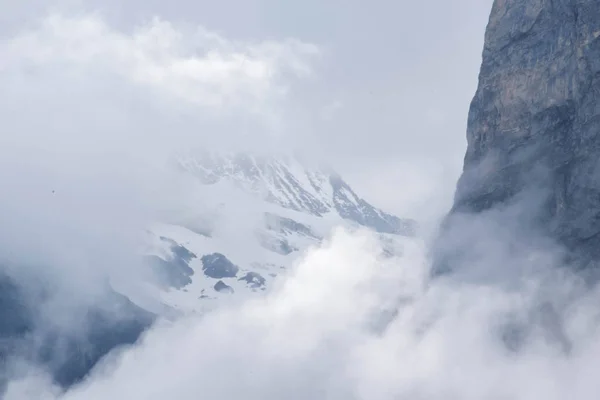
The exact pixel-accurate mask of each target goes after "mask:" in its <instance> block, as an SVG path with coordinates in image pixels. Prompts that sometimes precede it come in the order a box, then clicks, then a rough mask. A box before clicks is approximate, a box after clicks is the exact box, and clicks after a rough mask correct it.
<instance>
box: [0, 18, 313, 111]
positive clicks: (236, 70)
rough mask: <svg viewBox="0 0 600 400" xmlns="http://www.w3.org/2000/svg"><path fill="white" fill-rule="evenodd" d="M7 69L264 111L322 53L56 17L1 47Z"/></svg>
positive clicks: (152, 25)
mask: <svg viewBox="0 0 600 400" xmlns="http://www.w3.org/2000/svg"><path fill="white" fill-rule="evenodd" d="M2 51H3V54H4V55H5V56H4V63H3V64H4V65H3V68H4V69H5V70H6V69H11V68H12V67H15V65H16V66H17V67H20V66H23V63H29V66H30V67H32V68H35V67H39V66H45V67H47V66H48V65H57V66H60V67H62V68H70V69H75V70H81V69H83V70H84V71H85V72H86V73H90V71H93V70H101V71H104V72H110V73H114V74H118V75H121V76H122V77H124V78H126V79H128V80H131V81H133V82H136V83H137V84H140V85H143V86H147V87H149V88H152V89H155V90H157V91H158V95H168V96H173V97H175V98H177V99H180V100H186V101H189V102H192V103H194V104H197V105H200V106H209V107H214V108H225V107H233V106H235V107H240V106H241V107H244V109H246V110H248V109H253V110H254V111H257V112H259V111H265V110H264V109H261V107H266V106H267V105H268V104H269V102H271V101H273V100H274V99H277V98H279V97H280V96H282V95H284V94H285V92H286V89H287V82H286V79H284V77H288V78H289V77H290V76H306V75H309V74H310V73H311V72H312V71H311V66H310V62H309V60H310V58H312V57H314V56H315V55H317V54H318V53H319V49H318V48H317V47H316V46H315V45H312V44H307V43H303V42H300V41H297V40H291V39H290V40H285V41H282V42H277V41H265V42H257V43H245V42H236V41H232V40H228V39H226V38H224V37H222V36H220V35H218V34H216V33H213V32H210V31H208V30H206V29H204V28H202V27H200V28H196V29H186V28H185V27H183V28H182V27H177V26H174V25H173V24H171V23H170V22H168V21H164V20H161V19H159V18H154V19H153V20H152V21H151V22H149V23H147V24H145V25H143V26H139V27H137V28H136V29H134V30H133V31H132V32H123V31H119V30H116V29H115V28H113V27H111V26H109V25H107V24H106V23H105V21H104V20H103V19H101V18H100V17H99V16H97V15H88V16H85V17H79V18H74V17H65V16H61V15H53V16H50V17H48V18H46V19H44V20H43V22H42V24H41V26H40V27H39V28H38V29H36V30H33V31H29V32H25V33H23V34H21V35H19V36H17V37H15V38H13V39H12V40H9V41H8V42H7V43H6V44H4V46H3V48H2Z"/></svg>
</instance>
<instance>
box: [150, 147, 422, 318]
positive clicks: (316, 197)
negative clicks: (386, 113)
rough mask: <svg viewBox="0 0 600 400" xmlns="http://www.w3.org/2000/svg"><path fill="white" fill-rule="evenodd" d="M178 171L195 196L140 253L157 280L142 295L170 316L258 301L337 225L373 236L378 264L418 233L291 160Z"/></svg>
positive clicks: (233, 156) (202, 154) (215, 158)
mask: <svg viewBox="0 0 600 400" xmlns="http://www.w3.org/2000/svg"><path fill="white" fill-rule="evenodd" d="M176 165H177V167H178V168H177V169H178V170H179V172H180V173H182V174H183V176H185V179H184V180H185V181H186V182H188V183H189V184H191V185H193V186H194V193H195V194H196V195H197V196H196V197H194V198H193V199H191V200H190V201H189V202H187V203H186V206H185V207H184V208H186V209H185V210H178V211H177V217H176V218H172V219H171V220H170V221H159V222H158V223H157V224H155V226H153V227H151V229H149V238H148V240H147V243H148V248H147V251H145V254H146V255H147V257H146V261H147V264H148V265H149V267H150V268H151V270H152V272H153V275H155V276H156V279H155V280H154V282H150V286H154V287H155V288H156V287H158V288H159V291H160V293H161V294H160V300H159V302H160V303H162V304H164V305H166V306H167V307H169V308H171V309H175V310H179V311H183V312H197V311H202V310H206V309H210V308H212V307H214V306H217V305H218V304H221V303H222V302H228V301H233V300H237V299H242V298H245V297H247V296H252V295H257V294H260V293H263V292H265V291H267V290H269V289H270V288H271V287H272V285H273V282H274V281H275V280H276V279H278V277H279V276H281V275H285V274H286V273H287V271H288V270H289V269H290V268H292V267H293V265H294V261H295V260H296V259H297V258H298V257H299V256H301V255H302V253H303V252H304V251H306V250H307V249H308V248H310V247H313V246H318V245H320V244H321V242H322V241H323V239H324V238H326V237H328V236H329V234H330V233H331V231H332V230H333V229H334V228H335V227H337V226H346V227H349V228H369V229H371V230H373V231H375V232H376V233H377V235H378V237H379V238H380V244H381V248H382V251H383V253H382V256H383V257H390V256H398V255H400V254H401V253H402V248H403V243H405V241H406V240H411V239H410V237H411V236H413V234H414V233H415V230H416V226H415V225H416V224H415V222H414V221H412V220H409V219H401V218H399V217H397V216H394V215H391V214H389V213H386V212H384V211H382V210H380V209H378V208H376V207H374V206H373V205H371V204H370V203H369V202H367V201H366V200H364V199H363V198H362V197H360V196H359V195H358V194H356V192H354V190H353V189H352V188H351V187H350V185H348V183H347V182H346V181H345V180H344V179H343V178H342V177H341V176H340V175H339V174H337V173H335V172H334V171H333V170H332V169H331V168H327V167H322V166H319V165H318V164H314V163H308V162H304V161H301V159H300V158H298V157H295V156H289V155H287V156H273V155H265V154H262V155H257V154H248V153H223V152H213V151H197V152H189V153H188V154H186V155H184V156H180V157H179V158H178V159H177V163H176ZM150 286H149V288H150ZM149 290H150V292H152V291H154V292H156V289H151V288H150V289H149Z"/></svg>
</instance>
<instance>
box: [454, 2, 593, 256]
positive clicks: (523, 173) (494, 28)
mask: <svg viewBox="0 0 600 400" xmlns="http://www.w3.org/2000/svg"><path fill="white" fill-rule="evenodd" d="M467 137H468V150H467V153H466V156H465V161H464V172H463V175H462V177H461V178H460V180H459V184H458V187H457V192H456V198H455V206H454V209H453V212H452V214H453V215H457V214H463V213H481V212H483V211H486V210H490V209H493V208H497V207H498V206H503V205H509V204H514V203H516V202H519V201H523V199H525V198H527V194H528V193H533V192H535V193H534V195H533V197H535V198H536V199H537V200H539V201H536V202H535V203H531V202H529V203H528V204H529V207H530V209H529V210H527V213H529V214H531V215H532V216H535V222H536V224H537V225H538V226H541V227H542V228H543V230H544V232H545V233H549V234H550V235H551V236H552V237H553V238H556V239H558V240H559V241H560V242H561V243H563V244H565V245H566V246H567V248H569V249H570V250H573V251H574V252H576V253H577V254H580V255H584V258H585V259H586V260H588V261H589V260H593V259H600V1H598V0H495V1H494V5H493V9H492V13H491V16H490V20H489V24H488V27H487V31H486V37H485V47H484V50H483V62H482V66H481V72H480V77H479V87H478V89H477V92H476V94H475V97H474V99H473V102H472V104H471V108H470V112H469V120H468V132H467ZM532 204H535V206H533V205H532Z"/></svg>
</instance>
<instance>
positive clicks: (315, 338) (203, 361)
mask: <svg viewBox="0 0 600 400" xmlns="http://www.w3.org/2000/svg"><path fill="white" fill-rule="evenodd" d="M424 250H425V247H424V246H423V245H422V244H420V243H418V242H410V243H407V244H406V253H405V255H404V256H403V257H402V258H395V259H393V260H389V259H387V260H385V261H384V260H382V259H379V258H378V257H377V256H376V254H378V252H377V242H376V241H375V240H374V239H373V238H371V237H370V236H369V234H368V233H366V232H361V233H356V232H355V233H349V232H347V231H343V230H341V231H338V232H336V233H335V234H334V236H333V237H332V239H331V240H330V241H329V242H328V243H327V244H325V245H324V246H323V247H322V248H319V249H314V250H313V251H311V252H310V253H308V254H307V255H306V257H305V258H304V259H303V260H301V261H299V263H298V265H297V269H296V270H295V272H294V273H293V274H292V276H290V277H289V278H288V279H287V280H285V281H284V282H282V284H281V286H280V287H278V288H276V289H275V290H274V291H273V292H272V293H270V294H269V295H267V296H266V297H264V298H260V299H256V300H252V301H249V302H247V303H245V304H241V305H238V306H232V307H226V308H223V309H221V310H217V311H214V312H212V313H210V314H207V315H204V316H201V317H190V318H187V319H184V320H180V321H177V322H175V323H162V324H159V325H157V326H156V327H155V328H153V329H152V330H151V331H149V332H148V333H147V334H146V335H145V337H144V338H143V340H142V341H141V342H140V343H139V344H138V345H135V346H133V347H131V348H126V349H123V350H121V351H117V352H115V353H114V354H111V355H110V356H109V357H108V358H107V359H106V360H105V361H104V362H103V363H102V364H101V365H100V366H99V367H98V368H96V370H95V371H93V373H92V375H91V376H90V377H89V378H88V379H87V380H86V381H84V382H83V383H82V384H80V385H77V386H75V387H73V388H71V389H69V390H67V391H66V392H65V393H60V392H59V391H58V390H57V389H56V388H55V389H54V392H53V389H52V388H51V387H48V386H47V385H46V384H45V383H46V381H44V380H43V379H42V378H40V376H39V375H37V376H36V375H33V376H26V377H24V378H23V379H22V380H18V381H13V382H11V384H10V385H9V388H8V392H7V394H6V398H7V399H10V400H17V399H30V398H40V399H44V398H47V399H105V398H110V397H117V398H124V397H127V398H139V399H164V398H178V399H195V398H198V396H203V397H207V398H221V399H242V398H243V399H279V398H282V397H285V398H289V399H306V398H324V399H376V400H377V399H381V400H386V399H404V398H406V399H409V398H410V399H415V398H418V399H448V398H456V399H481V398H498V399H531V398H539V397H542V398H546V399H565V398H570V397H575V398H578V399H592V398H595V394H596V393H597V389H598V382H597V379H595V377H594V376H593V374H592V373H591V372H590V371H593V370H594V366H595V365H596V364H597V359H598V356H600V354H599V353H600V335H599V334H598V328H599V326H598V324H599V321H600V320H599V319H598V317H600V312H599V311H598V309H597V306H596V305H597V301H598V299H599V294H598V293H597V292H596V291H595V290H591V291H590V290H588V291H585V290H584V289H583V288H582V287H581V286H579V285H578V283H577V282H578V281H577V279H576V278H575V277H574V276H570V277H569V276H565V275H564V274H562V275H561V274H559V273H556V274H552V273H549V274H547V276H546V277H545V278H544V279H543V280H542V279H541V278H540V277H541V275H536V276H531V277H529V279H526V280H525V281H526V284H524V285H523V286H522V287H521V288H519V289H518V290H514V289H513V290H510V289H508V288H503V286H502V285H481V284H469V283H464V282H458V281H456V280H452V279H451V278H442V279H439V280H434V281H429V278H428V277H429V270H428V261H427V259H426V258H425V257H424V254H425V251H424ZM552 275H555V276H554V277H553V276H552ZM549 290H551V291H553V296H552V298H550V299H548V297H547V296H545V293H547V291H549ZM549 302H552V303H554V304H553V305H552V304H551V305H550V308H551V309H552V310H555V311H552V312H549V311H548V308H547V307H546V308H545V305H547V304H550V303H549ZM553 318H554V319H553ZM557 329H558V330H560V332H561V334H562V335H563V336H562V338H563V340H566V341H567V342H568V347H566V348H565V346H564V343H563V342H561V340H558V339H557V334H556V333H557ZM517 342H518V346H517V347H515V346H511V345H510V344H511V343H512V344H515V343H517Z"/></svg>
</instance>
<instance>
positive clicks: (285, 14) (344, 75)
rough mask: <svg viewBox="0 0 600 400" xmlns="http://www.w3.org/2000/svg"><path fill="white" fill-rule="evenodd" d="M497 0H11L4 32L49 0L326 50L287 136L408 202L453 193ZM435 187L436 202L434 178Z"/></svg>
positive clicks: (395, 201)
mask: <svg viewBox="0 0 600 400" xmlns="http://www.w3.org/2000/svg"><path fill="white" fill-rule="evenodd" d="M490 7H491V0H462V1H440V0H428V1H376V2H365V1H359V0H346V1H341V0H339V1H335V0H329V1H317V0H307V1H281V0H246V1H238V0H224V1H219V2H214V1H205V0H201V1H189V0H173V1H169V2H164V1H159V0H131V1H127V2H123V1H120V0H104V1H99V0H89V1H75V0H63V1H60V0H58V1H54V2H52V3H49V2H46V1H37V0H28V1H20V2H9V1H8V0H5V1H4V2H3V4H2V10H3V12H2V13H1V15H0V26H2V28H0V29H1V31H0V32H2V33H3V34H4V35H9V36H10V35H11V34H12V33H14V32H15V31H16V30H22V29H23V28H24V27H25V26H31V24H32V23H33V22H32V21H33V20H34V18H35V17H41V16H43V15H45V14H46V13H47V11H60V12H61V13H63V14H67V15H81V14H84V13H87V12H89V11H96V12H99V13H100V15H102V18H103V20H104V21H105V22H106V23H107V24H108V25H109V26H111V29H115V30H120V31H122V32H130V31H131V30H132V29H134V27H135V26H139V25H140V24H143V23H147V22H148V21H150V20H151V19H152V18H153V17H155V16H159V17H160V18H162V19H164V20H166V21H168V22H170V23H172V24H174V25H175V26H186V25H187V26H189V27H194V26H198V25H200V26H202V27H204V28H205V29H206V30H207V31H210V32H213V33H215V34H218V35H219V36H221V37H222V38H226V39H227V40H231V41H238V42H241V43H257V42H264V41H268V40H272V41H282V40H284V39H286V38H293V39H296V40H299V41H302V42H304V43H311V44H313V45H314V46H316V47H317V48H318V49H319V55H318V56H316V57H311V58H310V59H309V60H308V61H307V63H308V65H309V66H310V69H311V71H312V73H311V76H310V78H306V79H303V80H302V81H301V82H300V83H299V84H295V85H293V86H291V88H290V90H289V93H288V94H287V95H286V105H285V106H284V107H285V118H284V120H285V124H284V127H283V128H282V129H280V131H279V135H281V136H279V138H280V141H281V142H283V146H294V147H295V148H301V149H303V150H304V151H305V152H310V153H312V154H314V155H315V156H317V157H319V158H323V159H327V160H329V161H330V162H331V163H332V164H333V165H334V166H335V167H336V168H337V169H338V170H340V171H341V172H342V173H343V174H344V175H345V176H346V177H347V179H348V180H349V181H350V182H351V183H352V184H354V186H355V187H356V189H357V190H358V191H359V192H360V193H361V194H363V195H364V196H366V197H367V198H368V199H370V200H372V201H374V202H375V203H376V204H377V205H380V206H382V207H384V208H386V209H389V210H391V211H395V212H397V213H407V212H408V213H410V212H413V210H414V208H415V207H417V208H418V205H415V202H416V201H419V202H421V201H422V199H423V198H426V197H427V195H431V196H433V192H432V190H431V189H430V188H431V187H434V186H439V185H444V188H443V189H442V191H441V192H443V193H444V196H443V197H444V199H445V200H446V201H447V200H448V199H449V198H450V196H451V195H452V190H453V185H454V181H455V180H456V177H457V175H458V173H459V171H460V168H461V163H462V156H463V152H464V147H465V128H466V117H467V111H468V105H469V102H470V99H471V97H472V95H473V93H474V91H475V87H476V83H477V74H478V68H479V63H480V56H481V49H482V44H483V32H484V28H485V25H486V23H487V16H488V13H489V9H490ZM11 32H12V33H11ZM251 136H252V135H250V137H251ZM250 141H252V139H250ZM415 164H418V165H415ZM418 182H420V183H421V185H422V186H423V190H422V193H420V194H419V195H418V196H417V197H415V196H408V195H406V194H405V192H407V191H406V190H403V187H405V186H406V185H415V184H417V183H418ZM411 193H416V192H415V191H414V190H412V191H411ZM435 193H436V194H435V198H436V199H435V200H436V201H439V198H440V188H439V187H437V188H436V190H435ZM432 200H433V199H432Z"/></svg>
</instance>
